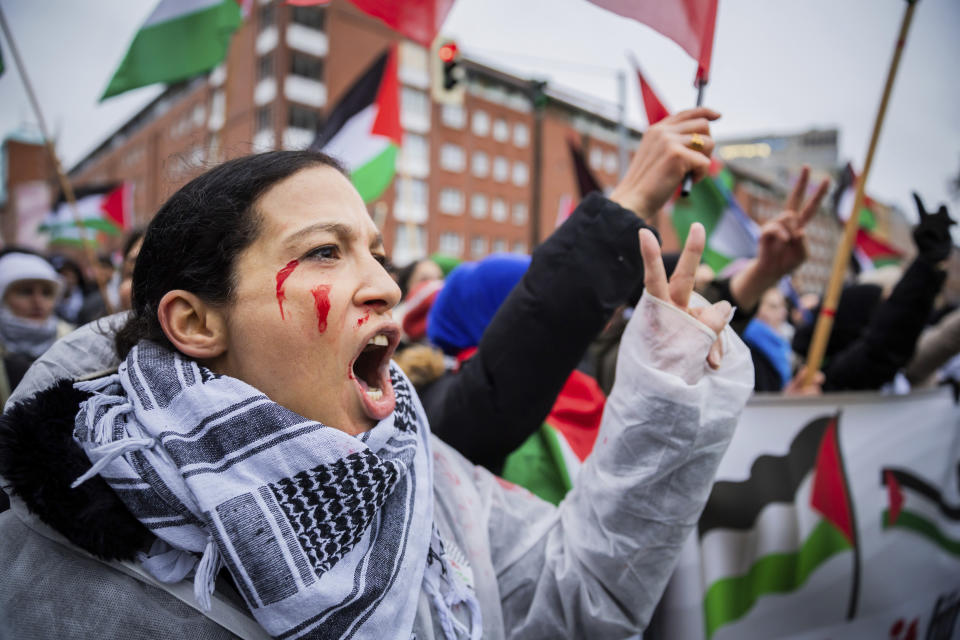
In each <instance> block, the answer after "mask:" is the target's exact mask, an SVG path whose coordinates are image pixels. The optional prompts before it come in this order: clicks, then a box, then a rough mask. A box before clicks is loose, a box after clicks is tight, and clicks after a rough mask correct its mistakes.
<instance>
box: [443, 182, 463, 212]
mask: <svg viewBox="0 0 960 640" xmlns="http://www.w3.org/2000/svg"><path fill="white" fill-rule="evenodd" d="M440 211H442V212H443V213H448V214H450V215H452V216H458V215H460V214H461V213H463V191H460V190H459V189H450V188H446V189H441V190H440Z"/></svg>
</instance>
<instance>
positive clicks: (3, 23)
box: [0, 8, 114, 314]
mask: <svg viewBox="0 0 960 640" xmlns="http://www.w3.org/2000/svg"><path fill="white" fill-rule="evenodd" d="M0 27H2V28H3V34H4V35H5V36H6V38H7V44H8V45H10V52H11V53H12V54H13V60H14V63H15V64H16V65H17V70H18V71H19V72H20V79H21V80H23V86H24V88H25V89H26V90H27V97H29V98H30V104H31V106H32V107H33V113H34V115H35V116H36V118H37V123H38V124H39V125H40V133H41V134H42V135H43V142H44V145H45V146H46V148H47V153H49V154H50V159H51V160H52V161H53V166H54V168H55V169H56V172H57V178H58V180H59V181H60V189H61V190H62V191H63V196H64V198H66V200H67V204H68V206H69V207H70V211H71V213H72V214H73V221H74V224H76V225H77V229H79V230H80V232H81V234H82V237H81V241H80V242H81V244H82V245H83V247H84V250H85V252H86V257H87V261H88V262H89V263H90V266H91V268H92V267H94V266H95V265H96V263H97V256H96V254H95V253H94V251H93V246H92V245H91V244H90V243H88V242H87V241H86V230H85V229H84V227H83V220H82V219H81V218H80V213H79V211H77V198H76V196H75V194H74V192H73V185H71V184H70V179H69V178H68V177H67V174H66V173H65V172H64V170H63V165H61V164H60V159H59V158H58V157H57V150H56V149H55V148H54V146H53V139H52V138H51V137H50V134H49V132H48V129H47V124H46V121H45V120H44V119H43V112H42V111H40V103H39V102H38V101H37V96H36V94H35V93H34V92H33V85H32V84H31V83H30V78H29V77H28V76H27V68H26V67H25V66H24V65H23V60H22V59H21V58H20V51H19V50H18V49H17V45H16V43H15V42H14V40H13V33H12V32H11V30H10V25H8V24H7V18H6V16H5V15H4V13H3V9H2V8H0ZM94 274H96V278H97V287H98V288H99V289H100V296H101V297H102V298H103V304H104V306H105V307H106V310H107V313H108V314H110V313H113V312H114V309H113V305H112V304H110V299H109V298H108V297H107V284H106V282H105V281H104V279H103V278H102V277H100V275H99V272H98V271H97V270H96V269H94Z"/></svg>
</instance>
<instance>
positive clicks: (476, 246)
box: [470, 236, 487, 260]
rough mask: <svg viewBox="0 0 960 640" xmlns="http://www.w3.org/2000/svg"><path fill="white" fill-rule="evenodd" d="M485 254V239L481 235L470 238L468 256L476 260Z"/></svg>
mask: <svg viewBox="0 0 960 640" xmlns="http://www.w3.org/2000/svg"><path fill="white" fill-rule="evenodd" d="M485 255H487V239H486V238H484V237H483V236H473V237H472V238H470V257H471V258H473V259H475V260H476V259H479V258H482V257H483V256H485Z"/></svg>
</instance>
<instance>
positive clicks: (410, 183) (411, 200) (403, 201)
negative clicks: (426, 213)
mask: <svg viewBox="0 0 960 640" xmlns="http://www.w3.org/2000/svg"><path fill="white" fill-rule="evenodd" d="M396 185H397V205H398V206H412V207H426V206H427V183H426V182H424V181H423V180H415V179H413V178H402V179H400V180H397V182H396Z"/></svg>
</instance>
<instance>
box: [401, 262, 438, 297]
mask: <svg viewBox="0 0 960 640" xmlns="http://www.w3.org/2000/svg"><path fill="white" fill-rule="evenodd" d="M424 262H431V260H430V258H421V259H420V260H414V261H413V262H411V263H410V264H408V265H407V266H405V267H401V268H400V269H398V270H397V276H396V281H397V284H398V285H399V286H400V298H401V299H404V298H406V297H407V294H408V293H410V278H412V277H413V272H414V271H415V270H416V269H417V267H419V266H420V265H421V264H423V263H424Z"/></svg>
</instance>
